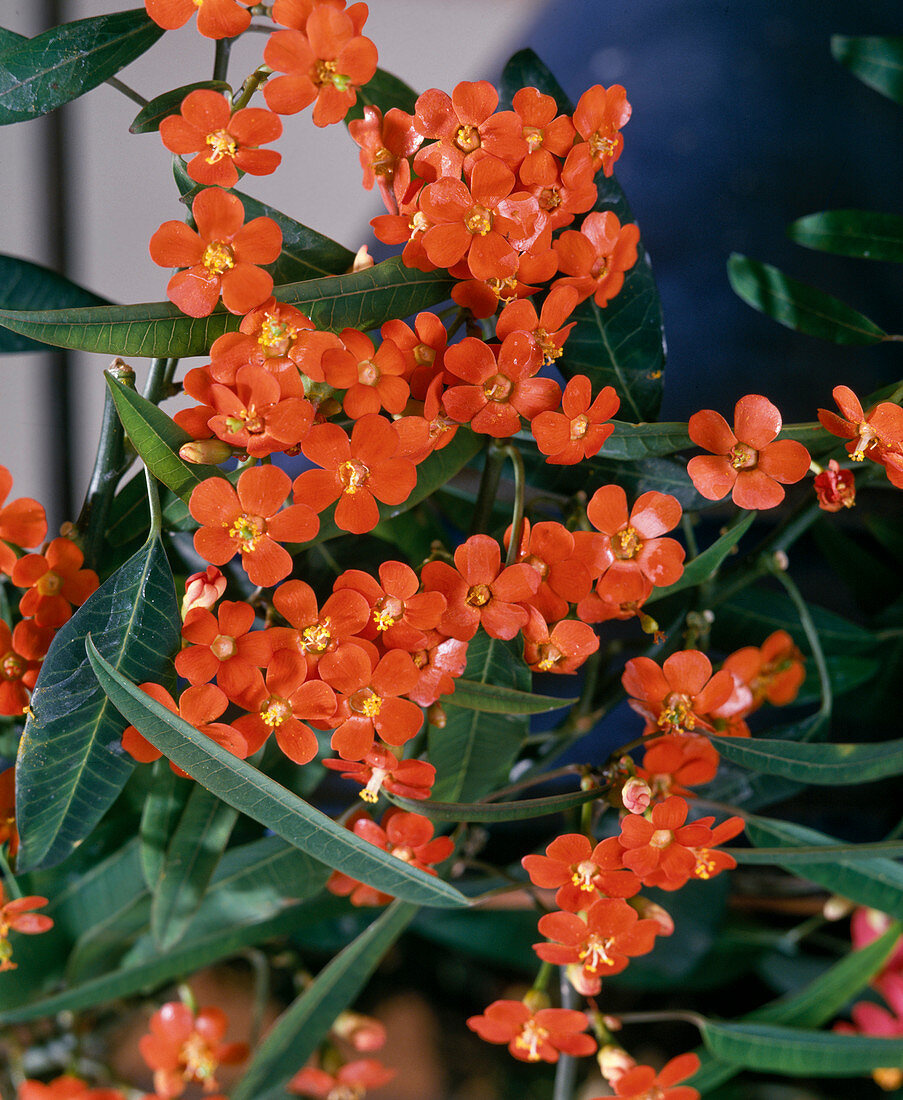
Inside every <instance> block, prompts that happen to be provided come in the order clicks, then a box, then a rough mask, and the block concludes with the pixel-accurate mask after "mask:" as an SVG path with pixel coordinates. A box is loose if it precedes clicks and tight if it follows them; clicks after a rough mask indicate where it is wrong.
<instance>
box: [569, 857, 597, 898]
mask: <svg viewBox="0 0 903 1100" xmlns="http://www.w3.org/2000/svg"><path fill="white" fill-rule="evenodd" d="M598 869H599V868H598V867H597V866H596V865H595V863H593V862H592V860H589V859H585V860H583V862H582V863H578V864H577V866H576V867H575V868H574V872H573V874H572V875H571V882H572V883H573V884H574V885H575V886H579V887H580V889H581V890H588V891H589V892H590V893H591V892H592V891H593V890H595V886H593V875H595V873H596V871H598Z"/></svg>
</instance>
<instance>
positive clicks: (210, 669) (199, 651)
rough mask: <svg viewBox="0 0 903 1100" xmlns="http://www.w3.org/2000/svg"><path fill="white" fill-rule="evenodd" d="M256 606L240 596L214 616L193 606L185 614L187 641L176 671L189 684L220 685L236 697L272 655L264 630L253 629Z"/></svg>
mask: <svg viewBox="0 0 903 1100" xmlns="http://www.w3.org/2000/svg"><path fill="white" fill-rule="evenodd" d="M254 618H255V612H254V608H253V607H251V605H250V604H248V603H244V602H243V601H241V600H238V601H234V602H233V601H232V600H226V601H224V602H223V603H222V604H220V606H219V609H218V611H217V614H216V615H215V616H214V615H213V614H211V612H209V611H208V610H207V609H206V608H202V607H196V608H193V609H192V610H191V611H189V613H188V614H187V615H186V616H185V621H184V623H183V625H182V637H183V639H184V640H185V641H186V642H187V643H188V645H187V646H186V647H185V648H184V649H182V650H181V651H180V652H179V653H177V654H176V672H178V674H179V675H180V676H184V677H185V679H186V680H187V681H188V682H189V683H190V684H193V685H194V684H207V683H210V681H211V680H213V679H214V678H215V679H216V682H217V684H218V686H219V687H220V688H221V689H222V690H223V691H224V692H225V693H226V694H227V695H228V696H229V698H230V699H232V700H233V701H234V700H237V699H238V698H239V697H240V696H241V694H242V692H244V691H245V690H247V689H248V688H249V687H251V685H252V684H253V683H254V681H255V679H256V670H257V669H259V668H263V667H264V666H265V665H266V663H267V662H268V661H269V659H270V658H271V657H272V656H273V646H272V642H271V641H270V638H269V636H268V635H267V633H266V631H264V630H255V629H254Z"/></svg>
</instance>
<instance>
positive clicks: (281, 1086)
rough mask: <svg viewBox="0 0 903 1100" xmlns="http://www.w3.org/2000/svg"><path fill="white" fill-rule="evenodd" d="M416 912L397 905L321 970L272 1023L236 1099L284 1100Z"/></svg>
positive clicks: (401, 903) (410, 908)
mask: <svg viewBox="0 0 903 1100" xmlns="http://www.w3.org/2000/svg"><path fill="white" fill-rule="evenodd" d="M416 913H417V907H416V906H414V905H409V904H406V903H404V902H398V901H396V902H394V903H393V904H392V905H390V906H389V908H388V909H387V910H386V911H385V912H384V913H383V914H381V915H380V916H379V917H377V919H376V920H375V921H374V922H373V923H372V924H371V925H370V926H369V928H367V929H366V931H364V932H362V933H361V935H359V936H358V937H357V938H356V939H355V940H354V941H353V942H352V943H350V944H349V945H348V946H347V947H346V948H345V949H344V950H343V951H341V952H339V954H338V955H336V956H335V958H334V959H333V960H332V961H331V962H330V963H328V964H327V966H326V967H324V969H323V970H321V971H320V973H319V974H318V975H317V977H316V978H315V979H314V981H313V982H312V983H311V984H310V985H309V986H308V987H307V989H305V990H304V992H303V993H302V994H301V995H300V996H299V997H298V998H297V1000H296V1001H295V1002H294V1003H293V1004H292V1005H290V1006H289V1007H288V1008H287V1009H286V1010H285V1012H283V1014H282V1015H281V1016H280V1017H279V1019H278V1020H277V1021H276V1023H275V1024H274V1025H273V1027H272V1029H271V1030H270V1031H269V1033H268V1034H267V1037H266V1039H264V1041H263V1042H262V1043H261V1045H260V1046H259V1047H258V1049H257V1052H256V1054H255V1055H254V1059H253V1061H252V1062H251V1064H250V1065H249V1066H248V1069H247V1071H246V1072H245V1073H244V1075H243V1076H242V1078H241V1080H240V1081H239V1083H238V1085H237V1086H236V1087H235V1088H234V1089H233V1091H232V1100H282V1098H283V1097H284V1096H285V1086H286V1084H287V1082H288V1081H289V1079H290V1078H291V1077H293V1076H294V1074H295V1073H297V1071H298V1070H299V1069H301V1067H302V1066H303V1065H304V1063H305V1062H306V1061H307V1060H308V1058H309V1057H310V1056H311V1054H313V1052H314V1051H315V1050H316V1049H317V1047H318V1046H319V1044H320V1042H321V1041H322V1039H323V1037H324V1036H325V1035H326V1033H327V1031H329V1029H330V1027H332V1025H333V1023H334V1022H335V1019H336V1017H337V1016H338V1014H339V1013H340V1012H341V1011H342V1010H343V1009H345V1008H347V1006H348V1005H349V1004H350V1003H351V1002H352V1001H353V1000H354V998H355V997H357V995H358V994H359V993H360V991H361V990H362V989H363V988H364V986H365V985H366V984H367V981H368V979H369V978H370V975H371V974H372V973H373V971H374V970H375V969H376V968H377V966H378V965H379V963H380V961H381V960H382V958H383V957H384V956H385V954H386V952H387V951H388V950H389V949H390V948H391V946H392V944H394V943H395V941H396V940H397V939H398V937H399V936H400V935H401V934H402V932H404V930H405V928H407V926H408V925H409V924H410V922H411V921H412V920H413V918H414V916H415V915H416Z"/></svg>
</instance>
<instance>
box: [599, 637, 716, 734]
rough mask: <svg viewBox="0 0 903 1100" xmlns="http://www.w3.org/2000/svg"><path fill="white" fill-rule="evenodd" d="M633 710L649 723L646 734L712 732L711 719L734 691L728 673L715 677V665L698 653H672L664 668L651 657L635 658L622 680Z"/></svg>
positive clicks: (682, 651) (685, 650) (697, 651)
mask: <svg viewBox="0 0 903 1100" xmlns="http://www.w3.org/2000/svg"><path fill="white" fill-rule="evenodd" d="M621 683H622V684H623V685H624V690H625V691H626V692H627V694H628V695H629V696H631V698H630V699H629V700H628V701H629V703H630V706H631V707H632V708H633V709H634V710H635V711H636V712H637V714H640V715H642V716H643V717H644V718H645V719H646V728H645V730H644V731H643V732H644V733H655V732H657V733H682V732H688V733H692V732H693V731H694V730H696V729H704V730H710V731H711V729H712V726H711V724H710V722H709V715H710V714H711V712H712V711H714V710H717V708H718V707H720V706H721V705H722V704H723V703H725V702H726V701H727V700H728V698H729V697H730V695H731V693H732V692H733V690H734V678H733V676H732V675H731V674H730V672H728V671H727V670H726V669H722V670H721V671H720V672H716V673H715V675H714V676H713V675H712V663H711V661H710V660H709V659H708V657H706V655H705V654H704V653H700V652H699V650H698V649H684V650H681V651H680V652H679V653H672V654H671V656H670V657H667V658H666V659H665V662H664V664H663V665H662V667H661V668H659V666H658V665H657V664H656V663H655V661H653V660H652V658H651V657H633V658H632V659H631V660H629V661H628V662H627V664H626V665H625V667H624V675H623V676H622V677H621Z"/></svg>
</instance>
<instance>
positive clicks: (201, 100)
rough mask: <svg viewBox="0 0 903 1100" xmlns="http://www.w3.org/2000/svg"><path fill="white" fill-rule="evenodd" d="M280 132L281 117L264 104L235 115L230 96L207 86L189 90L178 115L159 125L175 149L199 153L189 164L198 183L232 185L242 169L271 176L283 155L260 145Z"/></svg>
mask: <svg viewBox="0 0 903 1100" xmlns="http://www.w3.org/2000/svg"><path fill="white" fill-rule="evenodd" d="M281 134H282V120H281V119H280V118H279V116H278V115H275V114H273V112H272V111H265V110H263V108H261V107H245V108H244V109H243V110H240V111H236V112H235V114H233V113H232V107H231V105H230V103H229V100H228V99H227V98H226V97H225V96H224V95H221V94H220V93H219V92H214V91H211V90H209V89H206V88H199V89H198V90H197V91H194V92H189V93H188V95H187V96H185V98H184V99H183V100H182V106H181V107H180V108H179V114H177V115H169V116H168V117H167V118H164V119H163V121H162V122H161V123H160V137H161V138H162V140H163V144H164V145H165V146H166V148H167V149H168V150H169V151H170V152H171V153H179V154H185V153H197V156H196V157H193V158H192V159H191V160H190V161H189V162H188V175H189V176H191V178H192V179H193V180H196V181H197V182H198V183H203V184H205V185H212V184H216V185H218V186H220V187H234V186H235V185H236V183H238V173H239V171H241V172H248V173H250V175H252V176H268V175H269V174H270V173H271V172H275V171H276V169H277V168H278V167H279V162H280V161H281V160H282V156H281V155H280V154H279V153H276V152H274V151H273V150H271V149H260V148H259V146H261V145H267V144H268V143H269V142H271V141H275V140H276V139H277V138H278V137H280V136H281Z"/></svg>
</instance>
